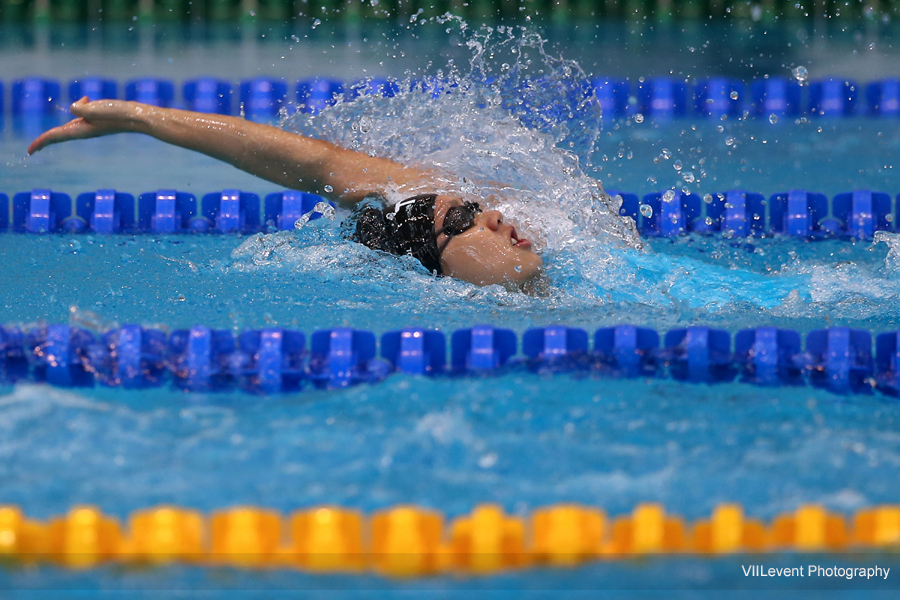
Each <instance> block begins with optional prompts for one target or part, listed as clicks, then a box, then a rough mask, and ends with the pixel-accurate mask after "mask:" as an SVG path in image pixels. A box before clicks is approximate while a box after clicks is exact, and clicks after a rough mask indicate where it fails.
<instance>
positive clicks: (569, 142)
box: [284, 16, 640, 251]
mask: <svg viewBox="0 0 900 600" xmlns="http://www.w3.org/2000/svg"><path fill="white" fill-rule="evenodd" d="M440 22H442V23H445V24H446V25H448V31H453V32H454V34H455V35H456V36H457V37H459V39H460V41H458V42H457V43H458V44H459V45H460V46H463V47H465V48H467V49H468V50H469V51H470V52H471V55H470V59H469V65H468V68H467V69H466V70H465V72H462V71H461V70H460V68H459V67H458V66H457V64H456V63H455V62H452V61H450V62H448V64H447V66H446V67H445V68H443V69H437V70H435V71H433V72H429V73H408V76H407V77H406V78H405V79H404V80H403V81H401V82H399V89H400V90H401V91H400V93H398V94H397V95H396V96H394V97H392V98H383V97H381V96H378V95H365V94H363V95H362V96H360V97H359V98H357V99H356V100H354V101H352V102H341V103H338V104H337V105H336V106H334V107H331V108H329V109H327V110H325V111H322V112H321V113H320V114H318V115H306V114H296V115H294V116H293V117H291V118H290V119H287V120H286V121H285V122H284V127H285V128H286V129H288V130H290V131H294V132H297V133H302V134H306V135H312V136H315V137H319V138H324V139H327V140H329V141H331V142H334V143H336V144H338V145H341V146H344V147H348V148H352V149H354V150H357V151H359V152H365V153H369V154H373V155H375V154H377V155H379V156H385V157H388V158H392V159H394V160H397V161H398V162H401V163H404V164H410V165H414V166H420V167H430V168H437V169H438V170H439V171H440V172H441V173H443V176H442V177H441V178H440V180H439V182H438V185H439V186H440V189H439V190H438V191H442V192H453V193H459V194H462V195H465V196H471V197H473V199H475V200H478V201H480V202H482V203H483V204H486V205H488V206H490V207H491V208H497V209H499V210H501V211H502V212H503V213H504V215H505V216H507V217H508V218H511V219H513V220H514V221H516V223H517V225H518V226H519V228H520V229H521V230H523V231H524V232H525V235H526V236H528V237H531V238H533V239H536V240H538V242H539V244H538V247H539V248H540V249H542V250H544V251H548V250H549V251H555V250H560V249H563V248H565V247H567V246H569V245H571V244H572V243H573V242H574V241H575V240H577V239H579V238H584V237H588V236H590V237H595V238H596V237H600V238H603V239H605V240H606V241H607V242H608V243H609V244H613V245H623V246H625V247H631V248H638V247H640V240H639V239H638V237H637V235H636V234H635V231H634V228H633V224H632V223H631V221H630V219H622V218H621V217H619V216H618V207H619V204H618V203H617V202H616V201H615V200H614V199H612V198H611V197H610V196H609V195H607V194H606V193H605V192H604V191H603V188H602V186H601V184H600V183H599V182H598V181H597V180H596V179H594V178H592V177H590V176H588V175H587V174H586V172H585V169H586V168H589V167H590V157H591V155H592V153H593V152H594V150H595V145H596V143H597V140H598V139H599V135H600V130H601V110H600V105H599V102H598V101H597V99H596V97H595V96H594V94H593V91H592V88H591V86H590V82H589V80H588V78H587V76H586V75H585V74H584V72H583V71H582V69H581V68H580V66H579V65H578V64H577V63H576V62H574V61H570V60H566V59H564V58H562V57H558V56H554V55H552V54H551V53H550V52H548V51H547V50H546V48H545V42H544V40H543V38H542V37H541V36H540V35H539V34H537V33H536V32H534V31H532V30H529V29H527V28H525V27H508V26H499V27H487V26H484V27H481V28H479V29H477V30H475V31H469V29H468V27H467V25H466V24H465V22H463V21H462V20H460V19H458V18H457V17H451V16H445V17H442V18H441V20H440ZM348 124H350V126H349V127H348V126H347V125H348ZM390 199H391V200H394V198H390Z"/></svg>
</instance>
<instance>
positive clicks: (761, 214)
mask: <svg viewBox="0 0 900 600" xmlns="http://www.w3.org/2000/svg"><path fill="white" fill-rule="evenodd" d="M711 196H712V197H711V199H710V201H709V202H708V203H707V205H706V213H705V217H704V220H702V221H701V220H700V219H696V220H694V221H693V224H692V227H691V231H694V232H697V233H722V234H723V235H724V236H726V237H737V238H745V237H749V236H761V235H763V234H764V233H765V231H766V199H765V196H763V195H762V194H756V193H753V192H748V191H746V190H729V191H727V192H716V193H714V194H712V195H711ZM700 208H701V207H699V206H698V207H696V208H695V209H694V211H695V212H696V213H699V212H700Z"/></svg>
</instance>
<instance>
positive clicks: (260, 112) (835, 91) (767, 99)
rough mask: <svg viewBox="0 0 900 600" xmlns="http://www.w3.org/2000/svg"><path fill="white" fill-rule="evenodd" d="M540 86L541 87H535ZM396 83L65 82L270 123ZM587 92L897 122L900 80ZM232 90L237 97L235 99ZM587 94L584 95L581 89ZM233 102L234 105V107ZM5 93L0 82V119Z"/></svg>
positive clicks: (600, 85)
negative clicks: (294, 112) (178, 95)
mask: <svg viewBox="0 0 900 600" xmlns="http://www.w3.org/2000/svg"><path fill="white" fill-rule="evenodd" d="M533 83H534V85H537V86H538V87H539V86H540V84H541V81H540V80H535V81H534V82H533ZM399 86H400V84H399V83H398V82H397V81H395V80H392V79H386V78H374V79H365V80H360V81H356V82H350V83H348V82H343V81H338V80H333V79H327V78H314V79H305V80H301V81H299V82H298V83H297V84H296V86H294V87H293V89H291V86H290V85H289V84H288V82H287V81H286V80H285V79H279V78H269V77H258V78H255V79H249V80H245V81H242V82H240V83H239V84H238V85H237V86H235V85H234V84H233V83H231V82H229V81H225V80H221V79H214V78H201V79H192V80H189V81H186V82H184V83H183V84H182V86H181V88H180V90H181V102H180V103H176V98H175V92H176V87H177V86H176V84H175V83H174V82H173V81H171V80H167V79H154V78H142V79H134V80H130V81H127V82H125V86H124V96H120V95H119V90H120V86H119V84H118V83H117V82H116V81H114V80H112V79H108V78H102V77H88V78H83V79H76V80H74V81H71V82H70V83H69V85H68V92H69V94H68V100H69V101H70V102H74V101H75V100H77V99H79V98H81V97H82V96H88V97H89V98H90V99H91V100H99V99H107V98H108V99H114V98H120V97H123V98H124V99H126V100H136V101H139V102H143V103H145V104H153V105H156V106H163V107H169V106H178V107H183V108H187V109H191V110H196V111H200V112H209V113H218V114H225V115H230V114H236V113H237V112H239V111H240V110H243V114H244V115H245V116H246V117H247V118H250V119H271V118H273V117H276V116H278V115H279V114H280V111H282V109H288V110H299V111H300V112H306V113H311V114H316V113H318V112H320V111H321V110H322V109H324V108H325V107H327V106H329V105H332V104H334V103H335V102H337V100H338V99H339V98H344V99H346V100H352V99H354V98H356V97H358V96H360V95H379V96H388V97H389V96H394V95H395V94H397V93H398V92H399V91H400V87H399ZM448 86H449V87H454V84H453V83H452V82H441V81H437V80H434V81H426V82H418V83H416V85H415V86H414V87H415V89H420V90H421V91H422V92H424V93H429V94H431V96H432V97H437V96H439V95H440V93H441V92H442V90H444V89H446V88H447V87H448ZM588 86H589V87H590V88H591V90H592V91H593V92H594V93H595V95H596V97H597V99H598V101H599V102H600V105H601V107H602V108H603V114H604V118H607V119H613V118H630V117H635V116H636V115H638V114H640V115H641V116H643V117H647V118H651V119H655V120H666V119H671V118H676V117H687V116H694V117H697V116H699V117H706V118H711V119H723V118H729V117H731V118H744V117H761V118H766V119H769V120H771V121H773V122H774V121H776V120H777V119H776V118H781V117H789V118H795V117H801V116H807V115H808V116H819V117H852V116H869V117H897V116H900V79H885V80H878V81H871V82H869V83H867V84H866V85H865V87H863V86H861V85H860V84H859V83H857V82H856V81H853V80H848V79H841V78H826V79H820V80H813V81H810V82H809V84H808V85H801V83H800V82H799V81H797V80H794V79H789V78H786V77H765V78H763V79H758V80H755V81H753V82H751V83H750V84H749V85H747V84H746V83H745V82H743V81H741V80H739V79H734V78H728V77H710V78H708V79H701V80H699V81H696V82H691V83H687V82H685V81H684V80H680V79H675V78H671V77H655V78H647V79H645V78H643V77H642V78H639V79H637V80H635V81H629V80H627V79H617V78H610V77H595V78H593V79H591V80H590V83H589V84H588ZM62 89H63V86H62V85H61V84H60V83H59V82H58V81H55V80H53V79H47V78H43V77H29V78H25V79H19V80H15V81H13V83H12V88H11V93H12V102H11V108H12V113H13V114H14V115H23V116H38V115H53V114H58V113H59V111H60V109H61V108H62V104H63V103H64V100H63V97H62ZM235 90H236V91H237V94H235ZM586 91H588V90H586ZM235 95H237V99H238V100H239V103H240V104H239V105H237V103H236V102H235V101H234V100H235V98H234V96H235ZM2 96H3V86H2V82H0V112H2V109H3V103H2Z"/></svg>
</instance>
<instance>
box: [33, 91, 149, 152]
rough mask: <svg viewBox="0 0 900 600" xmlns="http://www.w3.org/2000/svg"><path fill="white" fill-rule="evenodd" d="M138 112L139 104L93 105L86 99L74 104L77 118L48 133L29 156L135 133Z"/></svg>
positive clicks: (102, 102)
mask: <svg viewBox="0 0 900 600" xmlns="http://www.w3.org/2000/svg"><path fill="white" fill-rule="evenodd" d="M134 108H135V104H134V103H132V102H124V101H122V100H97V101H95V102H90V101H89V100H88V98H87V96H85V97H84V98H82V99H81V100H78V101H77V102H75V103H74V104H72V107H71V110H72V114H74V115H75V116H76V117H77V118H75V119H72V120H71V121H69V122H68V123H66V124H65V125H61V126H60V127H54V128H53V129H51V130H49V131H46V132H44V133H43V134H42V135H41V136H40V137H38V138H37V139H36V140H34V141H33V142H31V145H30V146H28V154H34V153H35V152H37V151H38V150H43V149H44V148H46V147H47V146H50V145H52V144H58V143H60V142H68V141H70V140H85V139H88V138H95V137H100V136H104V135H110V134H113V133H124V132H126V131H135V130H136V128H135V125H136V120H135V116H136V115H133V114H132V113H133V111H134Z"/></svg>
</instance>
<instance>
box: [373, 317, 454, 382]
mask: <svg viewBox="0 0 900 600" xmlns="http://www.w3.org/2000/svg"><path fill="white" fill-rule="evenodd" d="M381 356H382V357H383V358H384V359H385V360H387V361H388V362H389V363H390V364H391V365H392V366H393V368H394V370H396V371H401V372H403V373H410V374H413V375H439V374H440V373H442V372H443V371H444V366H445V364H446V361H447V342H446V339H445V338H444V334H443V333H441V332H440V331H435V330H429V329H422V328H419V327H408V328H406V329H402V330H400V331H389V332H387V333H385V334H384V335H382V336H381Z"/></svg>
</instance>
